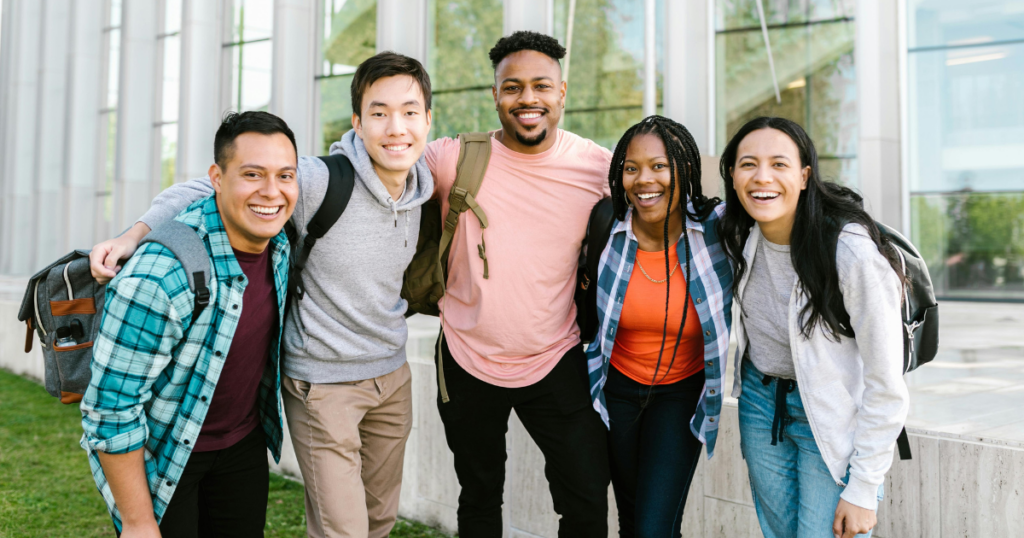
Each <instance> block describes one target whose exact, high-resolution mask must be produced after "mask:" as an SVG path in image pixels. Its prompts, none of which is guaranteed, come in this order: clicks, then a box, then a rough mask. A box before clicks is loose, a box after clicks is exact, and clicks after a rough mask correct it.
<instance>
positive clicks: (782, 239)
mask: <svg viewBox="0 0 1024 538" xmlns="http://www.w3.org/2000/svg"><path fill="white" fill-rule="evenodd" d="M729 173H730V174H731V175H732V183H733V187H734V188H735V189H736V195H737V196H738V197H739V200H740V204H742V205H743V208H744V209H746V210H747V213H748V214H749V215H750V216H751V217H753V219H754V220H755V221H757V223H758V225H759V226H760V228H761V232H762V233H763V234H764V236H765V238H767V239H768V240H769V241H771V242H772V243H777V244H782V245H788V244H789V235H790V232H791V231H792V230H793V222H794V220H795V218H796V206H797V203H798V202H799V201H800V192H801V191H803V190H804V189H806V188H807V179H808V177H809V176H810V173H811V167H810V166H803V165H802V163H801V162H800V150H799V148H797V145H796V143H795V142H793V139H791V138H790V137H789V136H788V135H786V134H785V133H783V132H782V131H779V130H777V129H771V128H767V129H758V130H756V131H752V132H751V133H750V134H748V135H747V136H746V137H744V138H743V140H742V141H740V143H739V146H738V148H737V151H736V163H735V164H734V166H733V167H732V168H730V169H729Z"/></svg>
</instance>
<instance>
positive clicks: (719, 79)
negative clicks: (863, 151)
mask: <svg viewBox="0 0 1024 538" xmlns="http://www.w3.org/2000/svg"><path fill="white" fill-rule="evenodd" d="M854 7H855V6H854V2H853V0H841V1H840V0H790V1H787V0H766V1H765V2H764V11H765V13H764V15H765V22H766V24H767V26H768V39H769V42H770V44H771V53H772V59H773V60H774V65H775V75H776V77H777V80H778V85H779V97H780V100H778V101H777V100H776V97H775V87H774V84H773V82H772V73H771V69H770V67H769V62H768V51H767V48H766V47H765V42H764V36H763V34H762V30H761V22H760V17H759V14H758V11H757V0H716V12H715V26H716V28H715V30H716V36H715V55H716V60H715V65H716V67H715V71H716V80H715V105H716V109H717V110H716V111H715V116H716V128H715V132H716V133H717V140H716V147H717V148H718V151H719V152H720V151H721V150H722V149H723V148H725V145H726V144H727V143H728V141H729V139H730V138H731V137H732V135H733V134H734V133H736V131H738V130H739V128H740V127H741V126H743V124H744V123H746V122H747V121H749V120H752V119H754V118H756V117H758V116H780V117H784V118H788V119H791V120H793V121H795V122H797V123H799V124H800V125H801V126H803V128H804V129H805V130H806V131H807V133H808V134H809V135H810V136H811V138H812V139H813V140H814V143H815V147H816V148H817V150H818V154H819V158H820V162H819V165H820V168H821V172H822V175H823V176H824V177H825V178H826V179H829V180H835V181H839V182H842V183H844V184H846V185H856V184H857V136H858V133H857V84H856V78H855V77H856V70H855V65H854V49H853V45H854V38H855V27H854V24H855V23H854V20H853V13H854Z"/></svg>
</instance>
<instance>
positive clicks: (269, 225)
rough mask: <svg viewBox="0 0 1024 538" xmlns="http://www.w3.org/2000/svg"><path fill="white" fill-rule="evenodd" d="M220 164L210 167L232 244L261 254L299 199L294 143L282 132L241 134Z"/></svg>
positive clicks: (225, 226)
mask: <svg viewBox="0 0 1024 538" xmlns="http://www.w3.org/2000/svg"><path fill="white" fill-rule="evenodd" d="M232 146H233V147H232V149H231V151H230V156H231V158H230V159H229V160H228V161H227V163H226V165H225V168H224V169H221V167H220V166H218V165H216V164H215V165H213V166H211V167H210V181H211V182H212V183H213V189H214V191H216V192H217V208H218V210H219V211H220V216H221V220H223V221H224V228H225V230H226V231H227V234H228V240H229V241H230V242H231V246H232V247H234V248H236V249H238V250H241V251H243V252H252V253H257V254H258V253H260V252H263V251H264V250H265V249H266V248H267V243H269V242H270V239H271V238H273V237H274V236H276V235H277V234H278V233H279V232H280V231H281V228H282V227H284V225H285V223H286V222H288V219H290V218H291V216H292V211H293V210H294V209H295V201H296V199H298V197H299V185H298V182H297V181H296V179H295V174H296V161H297V157H296V155H295V147H294V146H292V143H291V141H290V140H289V139H288V137H287V136H285V135H284V134H282V133H274V134H272V135H264V134H260V133H253V132H250V133H242V134H240V135H238V137H236V138H235V140H234V143H233V145H232Z"/></svg>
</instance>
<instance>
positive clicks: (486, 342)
mask: <svg viewBox="0 0 1024 538" xmlns="http://www.w3.org/2000/svg"><path fill="white" fill-rule="evenodd" d="M556 136H558V140H557V141H556V142H555V145H554V146H552V147H551V148H550V149H549V150H547V151H545V152H544V153H541V154H538V155H526V154H523V153H517V152H514V151H512V150H510V149H508V148H506V147H505V146H504V145H502V144H501V143H500V142H498V141H497V140H495V139H494V138H491V160H490V164H489V165H488V167H487V175H486V176H484V182H483V184H482V185H481V187H480V192H479V193H478V194H477V197H476V199H477V202H478V203H479V204H480V206H481V207H482V208H483V210H484V213H486V214H487V220H488V227H487V230H486V232H485V233H484V240H485V241H486V243H487V244H486V248H487V262H488V269H489V275H488V277H489V278H487V279H484V264H483V260H482V259H481V258H480V255H479V251H478V245H480V243H481V237H480V236H481V229H480V223H479V221H478V220H477V218H476V216H474V215H473V214H472V213H471V212H466V213H464V214H463V215H462V217H460V218H459V227H458V228H457V229H456V231H455V237H454V238H453V240H452V248H451V253H450V255H449V258H448V268H449V274H448V287H447V294H446V295H445V296H444V298H443V299H442V300H441V302H440V308H441V311H442V312H443V318H444V337H445V341H446V342H447V343H448V348H449V349H450V350H451V352H452V356H453V357H454V358H455V360H456V362H458V363H459V366H461V367H462V368H463V369H465V370H466V371H467V372H469V373H470V374H472V375H473V376H474V377H476V378H477V379H480V380H483V381H486V382H487V383H490V384H492V385H497V386H499V387H509V388H515V387H525V386H528V385H532V384H534V383H536V382H538V381H540V380H541V379H542V378H543V377H544V376H546V375H547V374H548V373H549V372H550V371H551V370H552V368H554V367H555V364H556V363H557V362H558V359H559V358H561V357H562V355H564V354H565V353H566V351H568V350H569V349H570V348H572V347H573V346H575V345H578V344H579V342H580V336H579V328H577V326H576V305H575V303H573V291H574V288H575V284H576V267H577V264H578V262H579V254H580V245H581V243H582V242H583V237H584V235H586V228H587V221H588V219H589V218H590V211H591V209H593V207H594V204H596V203H597V202H598V201H599V200H600V199H601V198H603V197H606V196H608V192H609V190H608V166H609V163H610V162H611V152H609V151H608V150H607V149H605V148H603V147H601V146H598V145H597V144H595V143H594V142H592V141H590V140H587V139H585V138H582V137H579V136H577V135H575V134H572V133H570V132H567V131H562V130H558V131H557V134H556ZM426 158H427V165H428V166H429V167H430V171H431V172H432V173H433V174H434V180H435V183H436V185H437V186H436V190H435V196H440V197H441V206H442V208H441V211H442V212H441V214H442V215H444V214H447V212H448V193H449V191H450V190H451V188H452V184H454V183H455V167H456V164H457V163H458V158H459V141H458V140H453V139H451V138H442V139H439V140H435V141H433V142H431V143H430V144H429V145H428V146H427V152H426Z"/></svg>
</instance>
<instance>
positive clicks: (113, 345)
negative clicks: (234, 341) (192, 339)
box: [81, 268, 182, 454]
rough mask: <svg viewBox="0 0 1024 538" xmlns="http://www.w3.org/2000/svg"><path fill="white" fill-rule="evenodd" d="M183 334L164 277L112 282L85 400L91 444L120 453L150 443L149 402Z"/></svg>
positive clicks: (88, 445)
mask: <svg viewBox="0 0 1024 538" xmlns="http://www.w3.org/2000/svg"><path fill="white" fill-rule="evenodd" d="M126 269H127V268H126ZM181 338H182V325H181V320H180V317H179V315H178V309H177V308H175V306H174V304H173V303H172V301H171V299H170V297H169V296H168V294H167V292H166V291H165V290H164V289H163V287H162V286H161V285H160V283H158V282H156V281H154V280H153V279H151V278H146V277H132V276H128V277H127V278H119V279H115V280H114V281H113V282H111V284H110V285H109V286H108V288H107V295H106V301H105V304H104V308H103V320H102V322H101V323H100V331H99V334H98V335H97V338H96V343H95V345H94V347H93V350H94V351H93V361H92V379H90V381H89V387H88V389H86V392H85V395H84V396H83V398H82V404H81V410H82V428H83V430H84V431H85V435H84V437H83V446H85V448H86V449H87V450H88V449H92V450H96V451H99V452H106V453H112V454H121V453H126V452H131V451H132V450H136V449H138V448H141V447H142V446H143V445H144V444H145V442H146V439H147V438H148V436H149V430H148V428H147V424H146V414H145V410H144V405H145V404H146V402H148V401H149V400H150V399H151V398H152V387H153V383H154V382H155V381H156V380H157V378H158V377H159V376H160V374H161V373H162V372H163V370H164V368H166V367H167V365H168V364H169V363H170V360H171V350H172V349H174V347H175V346H176V345H177V343H178V342H179V341H180V340H181Z"/></svg>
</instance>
